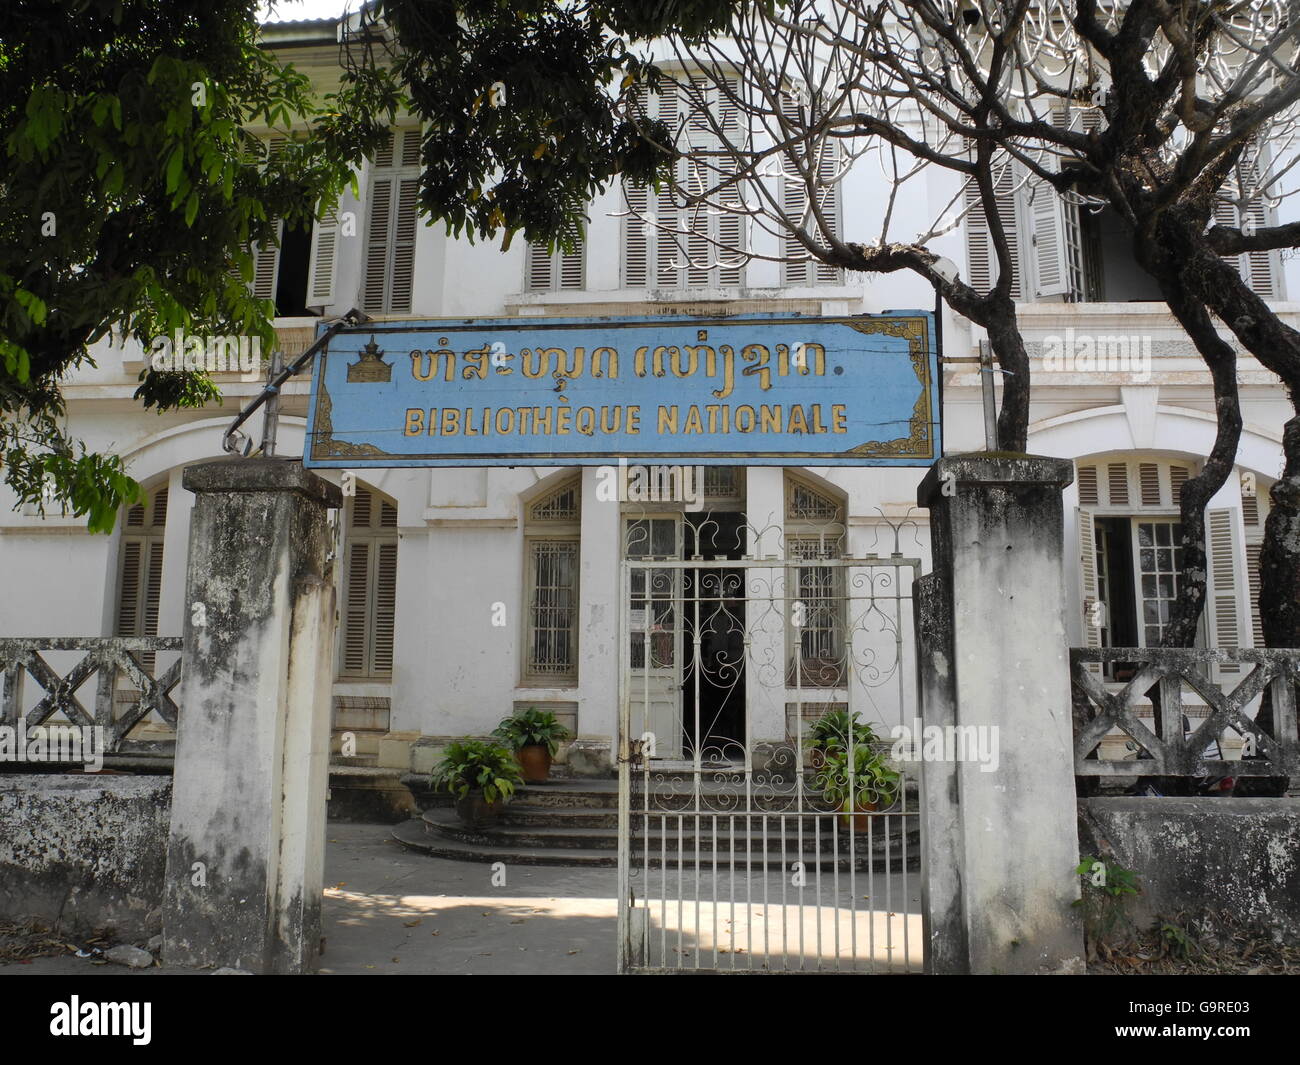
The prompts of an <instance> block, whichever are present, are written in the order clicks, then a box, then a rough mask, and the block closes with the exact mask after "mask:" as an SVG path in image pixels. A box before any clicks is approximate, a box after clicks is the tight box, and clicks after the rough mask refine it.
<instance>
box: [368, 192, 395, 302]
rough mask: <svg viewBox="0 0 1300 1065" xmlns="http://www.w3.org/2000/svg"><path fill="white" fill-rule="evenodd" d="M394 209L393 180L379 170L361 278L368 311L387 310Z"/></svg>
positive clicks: (369, 215) (371, 193)
mask: <svg viewBox="0 0 1300 1065" xmlns="http://www.w3.org/2000/svg"><path fill="white" fill-rule="evenodd" d="M392 213H393V181H392V179H391V178H387V177H380V176H379V174H378V172H376V173H375V176H374V177H373V178H372V180H371V182H370V211H369V213H368V216H367V218H366V258H365V266H364V275H363V277H362V282H361V309H362V310H365V311H378V312H382V311H383V310H384V300H385V295H386V293H385V291H384V283H385V280H386V278H387V276H388V241H389V232H390V230H391V228H392Z"/></svg>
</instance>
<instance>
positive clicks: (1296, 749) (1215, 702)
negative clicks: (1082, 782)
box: [1070, 647, 1300, 777]
mask: <svg viewBox="0 0 1300 1065" xmlns="http://www.w3.org/2000/svg"><path fill="white" fill-rule="evenodd" d="M1109 662H1123V663H1128V664H1132V665H1133V666H1135V667H1136V668H1137V672H1136V673H1135V674H1134V676H1133V678H1132V679H1131V680H1129V681H1128V682H1127V683H1126V684H1124V686H1123V687H1122V688H1119V689H1118V690H1111V689H1110V688H1108V687H1107V685H1106V683H1105V682H1104V681H1103V680H1102V678H1101V677H1100V676H1098V675H1097V673H1096V672H1094V670H1092V669H1089V666H1090V665H1092V664H1094V663H1103V664H1104V663H1109ZM1215 663H1218V664H1220V665H1226V664H1233V663H1236V664H1240V665H1243V666H1251V667H1253V668H1251V670H1250V672H1248V673H1246V674H1245V675H1244V676H1243V677H1242V679H1241V681H1240V682H1239V683H1238V684H1237V685H1236V686H1235V687H1234V688H1232V689H1231V690H1230V691H1229V690H1225V688H1224V687H1223V686H1222V685H1221V684H1218V683H1215V682H1214V681H1212V680H1211V679H1210V669H1209V667H1210V666H1211V665H1213V664H1215ZM1070 675H1071V680H1072V682H1073V683H1072V688H1073V693H1074V765H1075V773H1076V774H1077V775H1079V776H1132V775H1134V773H1135V772H1137V771H1138V770H1139V769H1140V771H1141V773H1142V775H1144V776H1189V777H1196V776H1205V775H1231V776H1289V775H1295V774H1298V773H1300V739H1298V738H1297V735H1296V695H1295V693H1296V685H1297V684H1300V650H1293V649H1288V648H1276V649H1275V648H1268V649H1264V648H1254V649H1251V648H1242V649H1233V650H1228V649H1217V650H1216V649H1204V648H1175V647H1103V648H1080V647H1073V648H1071V649H1070ZM1184 684H1186V685H1187V687H1188V688H1190V689H1191V690H1192V691H1194V692H1195V693H1196V694H1197V695H1199V696H1200V697H1201V698H1202V699H1203V700H1204V701H1205V705H1206V706H1207V707H1208V708H1209V711H1210V712H1209V714H1208V715H1207V716H1206V717H1205V718H1204V719H1203V720H1202V721H1201V724H1200V725H1199V727H1197V728H1196V729H1195V730H1194V731H1192V732H1190V733H1188V734H1185V733H1184V729H1183V685H1184ZM1155 686H1158V691H1159V698H1156V699H1153V700H1152V704H1153V710H1154V722H1153V723H1154V725H1155V731H1154V732H1153V731H1152V730H1151V729H1150V728H1148V727H1147V726H1146V725H1145V724H1144V723H1143V722H1142V720H1141V719H1140V718H1139V716H1138V714H1137V713H1136V711H1135V706H1136V704H1137V701H1138V700H1139V699H1141V698H1143V697H1144V696H1145V695H1146V693H1147V692H1149V691H1150V690H1151V689H1152V688H1153V687H1155ZM1266 689H1267V691H1268V692H1269V694H1270V697H1271V700H1272V710H1273V727H1272V731H1271V732H1270V731H1266V730H1265V729H1263V728H1261V727H1260V726H1259V725H1258V724H1256V722H1255V720H1254V718H1252V717H1251V716H1249V715H1248V714H1247V713H1246V710H1247V707H1248V706H1249V705H1250V703H1251V702H1253V701H1254V699H1255V698H1256V697H1257V696H1259V695H1261V694H1262V693H1264V692H1265V690H1266ZM1116 728H1118V729H1119V730H1120V731H1122V732H1124V733H1126V734H1127V735H1128V736H1130V737H1131V738H1132V739H1133V740H1134V741H1135V742H1136V743H1137V744H1138V745H1139V746H1140V747H1142V748H1143V749H1144V750H1145V752H1146V753H1147V754H1149V755H1150V758H1149V759H1147V758H1141V759H1140V760H1139V761H1138V762H1137V763H1135V762H1134V761H1133V760H1132V759H1125V760H1122V761H1121V760H1112V759H1104V758H1101V757H1100V756H1099V755H1094V752H1095V751H1096V750H1097V748H1098V746H1099V745H1100V743H1101V741H1102V739H1103V737H1105V736H1106V735H1107V734H1108V733H1109V732H1110V731H1111V730H1112V729H1116ZM1227 729H1233V730H1235V731H1236V732H1238V733H1239V734H1240V735H1241V736H1242V738H1243V740H1244V741H1246V744H1245V749H1246V751H1247V752H1248V753H1251V754H1252V755H1253V757H1249V758H1244V759H1243V760H1241V761H1229V760H1226V759H1217V758H1207V757H1206V756H1205V751H1206V749H1207V748H1208V747H1209V746H1210V745H1211V744H1214V743H1216V742H1217V741H1218V740H1219V739H1220V737H1221V736H1222V735H1223V733H1224V731H1225V730H1227ZM1247 737H1250V739H1249V740H1247V739H1246V738H1247Z"/></svg>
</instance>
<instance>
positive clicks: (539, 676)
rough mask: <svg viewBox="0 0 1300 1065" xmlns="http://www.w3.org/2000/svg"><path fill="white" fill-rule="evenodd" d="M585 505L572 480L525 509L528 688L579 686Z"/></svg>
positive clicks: (525, 668)
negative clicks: (532, 686) (582, 518)
mask: <svg viewBox="0 0 1300 1065" xmlns="http://www.w3.org/2000/svg"><path fill="white" fill-rule="evenodd" d="M581 499H582V494H581V482H580V481H579V480H578V479H577V478H574V479H573V480H571V481H568V482H567V483H565V484H563V485H561V486H559V487H558V488H554V489H552V490H551V491H549V492H546V493H545V494H544V495H542V496H541V497H539V498H537V499H535V500H533V501H532V502H531V504H529V506H528V507H527V511H526V513H527V519H526V521H525V525H524V567H525V574H524V576H525V585H524V587H525V610H524V634H523V637H524V655H523V669H522V674H523V676H522V682H523V683H524V684H525V685H534V686H562V687H568V686H571V685H574V684H577V682H578V605H579V599H578V566H579V563H580V558H581V538H580V522H581V517H582V511H581Z"/></svg>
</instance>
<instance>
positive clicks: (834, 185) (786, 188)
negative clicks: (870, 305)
mask: <svg viewBox="0 0 1300 1065" xmlns="http://www.w3.org/2000/svg"><path fill="white" fill-rule="evenodd" d="M781 110H782V112H783V113H784V114H785V115H786V116H787V117H788V118H789V119H790V122H791V124H792V126H793V127H794V128H795V129H800V128H802V126H803V124H804V120H803V118H802V117H801V115H800V104H799V101H798V100H797V99H796V98H795V96H794V95H793V94H791V93H782V94H781ZM817 151H818V157H817V171H816V186H817V195H818V208H819V211H820V213H821V215H822V218H823V219H824V221H825V223H826V227H827V228H828V229H829V233H820V232H819V230H820V228H821V226H820V224H819V223H818V222H817V220H816V219H815V217H814V216H813V214H812V211H811V208H810V206H809V199H808V188H807V185H806V184H805V182H804V181H803V179H802V177H801V175H800V174H799V169H798V167H797V166H796V165H795V161H794V160H793V159H792V158H791V157H790V155H789V154H788V153H785V152H783V153H782V155H781V166H782V173H781V213H782V215H783V216H784V217H785V218H787V219H789V220H790V221H792V222H793V223H794V224H795V225H797V226H798V227H799V228H801V229H804V230H805V231H806V232H808V233H809V235H811V236H813V237H822V238H824V237H826V236H833V237H839V236H840V186H839V182H838V181H836V180H835V178H836V175H837V174H838V169H839V150H838V146H837V145H836V144H835V143H834V142H832V141H830V140H829V139H824V140H823V141H822V142H821V143H820V144H819V145H818V149H817ZM796 154H797V155H798V157H799V158H802V156H803V152H801V151H799V152H797V153H796ZM781 258H782V265H781V282H782V284H784V285H811V284H814V283H820V284H834V283H835V282H837V281H839V280H840V271H839V270H838V269H836V268H835V267H833V266H828V265H827V264H825V263H823V262H819V261H816V260H814V259H811V258H809V257H808V250H807V249H806V248H805V247H804V246H803V244H802V243H801V242H800V241H799V240H798V238H796V237H795V236H794V235H792V234H790V233H784V234H782V237H781Z"/></svg>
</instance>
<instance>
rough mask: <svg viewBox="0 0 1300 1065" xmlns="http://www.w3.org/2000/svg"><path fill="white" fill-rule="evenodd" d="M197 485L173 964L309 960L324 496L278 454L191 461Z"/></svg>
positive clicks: (320, 834)
mask: <svg viewBox="0 0 1300 1065" xmlns="http://www.w3.org/2000/svg"><path fill="white" fill-rule="evenodd" d="M183 484H184V486H185V487H186V488H187V489H189V490H190V491H192V492H194V493H195V495H196V497H197V499H196V501H195V505H194V512H193V516H192V521H191V525H190V554H189V571H188V575H187V578H186V583H185V611H186V613H185V650H184V665H183V671H184V672H183V676H182V681H181V689H180V700H179V705H180V707H181V717H180V724H179V728H178V731H177V738H176V762H175V780H174V786H173V797H172V814H171V838H170V842H169V844H168V850H167V887H166V897H165V901H164V905H163V956H164V958H165V960H166V962H167V963H168V964H169V965H182V966H191V967H206V966H217V967H220V966H230V967H233V968H238V969H248V970H252V971H254V972H276V973H299V972H310V971H312V970H313V969H314V968H315V966H316V960H317V957H318V954H319V949H320V907H321V891H322V886H323V885H322V876H323V862H324V851H325V799H326V786H327V781H328V765H327V761H328V755H329V728H330V723H329V720H330V711H329V696H330V685H331V681H332V676H333V649H334V589H333V584H332V582H331V580H330V572H329V566H330V563H329V561H328V553H329V550H330V532H329V526H328V523H327V519H326V514H327V511H328V510H329V509H330V508H337V507H338V506H339V505H340V504H341V502H342V499H341V496H340V492H339V489H338V488H337V487H336V486H334V485H331V484H329V483H328V482H326V481H323V480H321V479H320V478H319V477H316V476H315V475H313V474H311V473H309V472H307V471H305V470H304V469H303V468H302V465H301V463H298V462H290V461H285V460H280V459H251V460H233V461H227V462H211V463H205V464H203V465H199V466H191V467H189V468H188V469H186V470H185V474H184V480H183Z"/></svg>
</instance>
